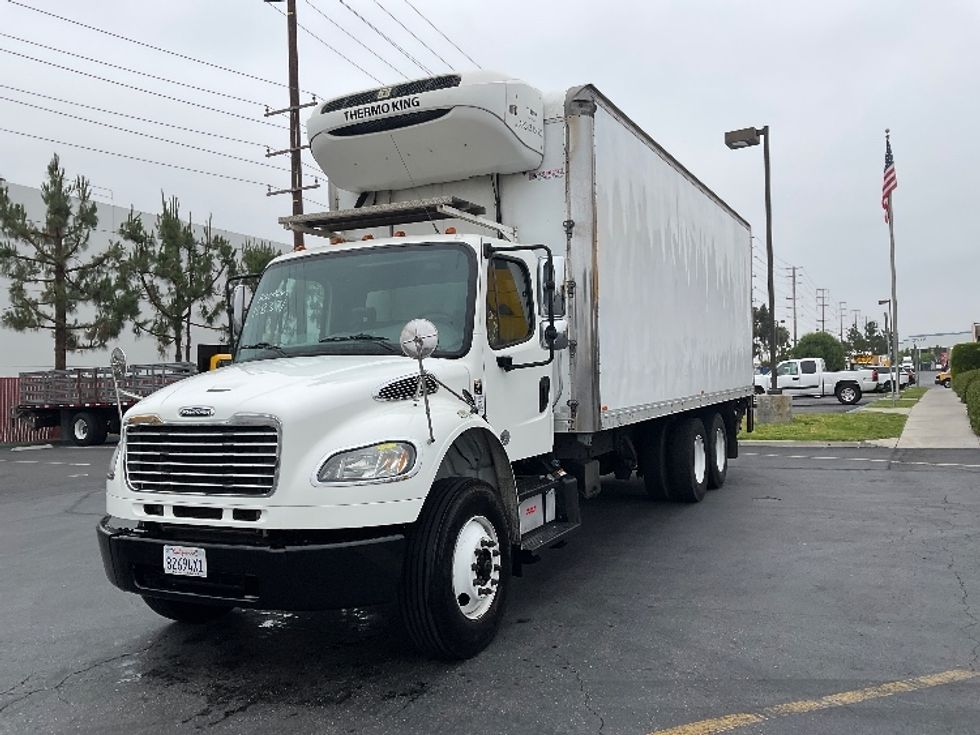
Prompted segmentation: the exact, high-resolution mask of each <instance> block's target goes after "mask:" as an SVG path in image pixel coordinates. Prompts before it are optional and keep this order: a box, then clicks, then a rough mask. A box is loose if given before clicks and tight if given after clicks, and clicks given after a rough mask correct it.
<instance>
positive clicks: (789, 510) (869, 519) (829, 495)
mask: <svg viewBox="0 0 980 735" xmlns="http://www.w3.org/2000/svg"><path fill="white" fill-rule="evenodd" d="M111 451H112V448H111V447H101V448H92V449H74V448H67V447H56V448H53V449H48V450H37V451H27V452H11V451H10V450H9V449H4V450H0V459H2V461H0V559H2V565H0V620H2V621H3V626H2V628H0V651H2V656H0V733H28V732H30V733H61V732H81V733H88V732H93V733H95V732H98V733H168V732H198V731H207V732H214V733H252V732H254V733H265V732H279V733H286V732H290V733H291V732H296V733H314V732H315V733H454V734H456V733H493V734H494V735H499V734H500V733H536V734H544V733H597V732H603V733H616V734H617V735H618V734H623V735H645V734H647V733H654V732H659V731H666V732H669V733H674V734H675V735H691V733H702V734H704V733H714V732H735V733H753V734H757V735H761V734H762V733H767V734H774V733H776V734H778V733H840V734H841V735H843V734H845V733H847V734H850V733H888V735H894V734H895V733H938V732H943V733H976V732H978V729H980V725H978V723H980V678H978V677H977V676H976V669H977V662H978V652H980V603H978V601H980V575H978V567H980V554H978V542H977V539H978V535H980V529H978V523H977V519H978V517H980V516H978V514H980V456H978V454H977V452H975V451H967V450H949V451H931V450H919V451H904V452H900V451H894V450H886V449H827V448H824V449H819V450H817V449H813V450H802V449H786V448H781V449H774V450H772V451H769V450H768V449H767V448H759V447H746V448H744V450H743V456H742V457H741V458H739V459H738V460H735V461H734V462H733V463H732V467H731V469H730V471H729V476H728V477H729V479H728V483H727V484H726V486H725V487H724V488H723V489H722V490H719V491H716V492H712V493H709V495H708V497H707V498H706V499H705V501H704V502H702V503H700V504H697V505H684V506H681V505H674V504H670V503H663V502H652V501H650V500H648V499H647V498H646V496H645V494H644V492H643V489H642V485H641V484H640V483H639V482H637V481H629V482H618V481H609V482H606V483H605V484H604V492H603V494H602V495H601V496H600V497H599V498H597V499H596V500H595V501H591V502H589V503H587V504H586V505H585V508H584V512H583V515H584V524H583V530H582V532H581V533H579V534H578V535H577V536H575V537H573V538H572V539H570V541H569V543H568V545H567V546H566V547H565V548H562V549H558V550H553V551H549V552H548V553H547V554H546V555H544V556H543V557H542V559H541V561H540V562H539V563H537V564H534V565H533V566H529V567H527V568H526V569H525V576H524V577H523V578H521V579H518V580H516V585H515V589H514V594H513V596H512V598H511V604H510V607H509V610H508V614H507V619H506V622H505V625H504V627H503V628H502V630H501V632H500V635H499V636H498V637H497V640H496V641H495V642H494V643H493V644H492V645H491V646H490V648H489V649H487V650H486V651H485V652H484V653H482V654H481V655H479V656H478V657H476V658H474V659H472V660H470V661H466V662H462V663H456V664H445V663H440V662H433V661H428V660H424V659H420V658H419V657H417V656H416V655H415V654H414V653H413V652H412V651H410V650H409V649H408V648H407V647H406V646H405V644H404V643H403V641H402V638H401V636H400V635H399V633H398V629H397V626H396V625H394V624H393V623H392V616H391V611H390V610H385V609H375V610H353V611H346V612H337V613H317V614H281V613H279V614H277V613H267V612H237V613H234V614H233V615H232V616H231V617H230V618H229V619H226V620H225V621H223V622H220V623H217V624H211V625H207V626H203V627H186V626H181V625H176V624H170V623H168V622H167V621H165V620H163V619H161V618H159V617H157V616H156V615H154V614H153V613H152V612H150V611H149V610H148V609H147V608H145V606H144V605H143V604H142V602H141V601H140V600H139V599H138V598H136V597H134V596H131V595H127V594H125V593H122V592H119V591H118V590H116V589H114V588H113V587H111V586H110V585H109V583H108V582H107V581H106V580H105V577H104V574H103V571H102V565H101V561H100V559H99V553H98V548H97V543H96V537H95V524H96V522H97V520H98V518H99V517H100V516H101V514H102V508H103V500H102V497H101V493H102V488H101V477H102V474H103V471H104V468H105V467H106V465H107V464H108V460H109V456H110V453H111Z"/></svg>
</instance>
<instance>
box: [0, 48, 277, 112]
mask: <svg viewBox="0 0 980 735" xmlns="http://www.w3.org/2000/svg"><path fill="white" fill-rule="evenodd" d="M0 36H2V37H3V38H10V39H12V40H14V41H20V42H21V43H26V44H28V45H30V46H37V47H38V48H43V49H44V50H46V51H56V52H58V53H59V54H65V55H66V56H71V57H73V58H75V59H81V60H82V61H90V62H92V63H93V64H102V65H103V66H108V67H109V68H111V69H118V70H119V71H125V72H129V73H130V74H139V75H140V76H141V77H147V78H148V79H154V80H156V81H158V82H166V83H167V84H176V85H177V86H179V87H186V88H187V89H193V90H194V91H196V92H205V93H207V94H213V95H216V96H218V97H225V98H226V99H230V100H235V101H236V102H245V103H246V104H250V105H260V106H261V105H262V103H261V102H256V101H255V100H249V99H245V98H244V97H238V96H236V95H233V94H228V93H226V92H218V91H215V90H213V89H208V88H207V87H198V86H196V85H193V84H188V83H187V82H179V81H177V80H176V79H167V78H166V77H158V76H157V75H155V74H150V73H149V72H145V71H139V70H138V69H131V68H130V67H128V66H120V65H119V64H113V63H111V62H108V61H102V60H101V59H93V58H92V57H91V56H83V55H82V54H76V53H74V52H72V51H65V50H64V49H60V48H55V47H54V46H46V45H45V44H43V43H38V42H37V41H30V40H28V39H26V38H20V37H19V36H12V35H10V34H9V33H0Z"/></svg>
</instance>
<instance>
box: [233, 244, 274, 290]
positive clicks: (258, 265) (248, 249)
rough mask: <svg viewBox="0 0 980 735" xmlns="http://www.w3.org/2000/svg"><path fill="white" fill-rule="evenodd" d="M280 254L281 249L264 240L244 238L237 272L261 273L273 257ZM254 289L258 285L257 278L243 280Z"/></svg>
mask: <svg viewBox="0 0 980 735" xmlns="http://www.w3.org/2000/svg"><path fill="white" fill-rule="evenodd" d="M280 255H282V251H281V250H280V249H279V248H277V247H276V246H275V245H273V244H272V243H270V242H266V241H265V240H246V241H245V244H244V245H242V256H241V260H239V262H238V272H239V273H242V274H248V273H261V272H262V271H264V270H265V267H266V266H267V265H269V263H270V262H271V261H272V259H273V258H277V257H279V256H280ZM245 282H246V283H247V284H248V285H249V287H250V288H251V289H252V290H253V291H254V290H255V287H256V285H258V279H257V278H250V279H248V280H247V281H245Z"/></svg>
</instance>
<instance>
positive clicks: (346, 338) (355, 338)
mask: <svg viewBox="0 0 980 735" xmlns="http://www.w3.org/2000/svg"><path fill="white" fill-rule="evenodd" d="M326 342H374V343H375V344H377V345H379V346H381V347H384V348H385V349H387V350H388V351H389V352H397V351H398V350H397V349H395V346H394V345H393V344H391V342H389V341H388V338H387V337H379V336H378V335H376V334H363V333H362V334H343V335H338V336H336V337H323V338H322V339H321V340H320V344H324V343H326Z"/></svg>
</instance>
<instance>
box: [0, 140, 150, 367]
mask: <svg viewBox="0 0 980 735" xmlns="http://www.w3.org/2000/svg"><path fill="white" fill-rule="evenodd" d="M41 200H42V201H43V202H44V206H45V209H46V212H45V219H44V222H43V223H37V222H33V221H31V220H30V219H28V217H27V211H26V210H25V209H24V207H23V206H22V205H20V204H16V203H14V202H13V201H12V200H11V199H10V196H9V193H8V190H7V187H5V186H0V235H2V236H3V237H4V238H6V239H4V240H3V241H2V242H0V275H3V276H6V277H7V278H9V279H10V288H9V295H10V308H9V309H8V310H6V311H5V312H4V314H3V315H2V317H0V321H2V323H3V324H4V326H7V327H10V328H11V329H14V330H16V331H18V332H24V331H32V332H37V331H41V330H47V331H50V332H51V333H52V335H53V337H54V366H55V368H56V369H58V370H64V368H65V364H66V360H67V353H68V352H75V351H80V350H88V349H95V348H99V347H104V346H105V344H106V342H108V341H109V340H110V339H113V338H114V337H117V336H119V333H120V332H121V331H122V328H123V326H124V325H125V323H126V321H128V320H129V319H131V318H133V317H135V315H136V313H137V308H138V304H137V298H136V293H135V291H134V290H133V289H132V288H131V287H130V284H129V282H128V281H127V279H126V278H125V276H124V274H123V273H122V269H121V268H120V264H121V262H122V260H123V251H122V248H121V247H120V246H119V245H117V244H111V245H110V246H109V247H108V248H107V249H106V250H104V251H102V252H100V253H98V254H95V255H92V256H91V257H86V251H87V250H88V246H89V238H90V236H91V234H92V231H93V230H94V229H95V228H96V227H98V224H99V218H98V214H97V210H96V204H95V202H93V201H92V199H91V192H90V188H89V183H88V180H86V179H85V178H84V177H82V176H77V177H75V179H74V180H73V181H70V180H68V179H67V178H66V175H65V170H64V169H63V168H61V162H60V160H59V158H58V155H57V154H55V155H54V156H52V158H51V162H50V163H49V164H48V169H47V181H45V182H44V184H42V186H41ZM80 309H81V310H82V312H83V315H79V310H80Z"/></svg>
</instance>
